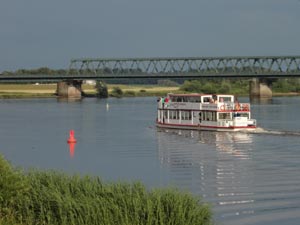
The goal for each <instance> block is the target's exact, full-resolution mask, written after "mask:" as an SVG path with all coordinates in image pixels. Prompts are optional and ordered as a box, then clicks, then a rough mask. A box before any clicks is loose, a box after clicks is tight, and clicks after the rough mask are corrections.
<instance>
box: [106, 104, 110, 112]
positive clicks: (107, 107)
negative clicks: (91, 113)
mask: <svg viewBox="0 0 300 225" xmlns="http://www.w3.org/2000/svg"><path fill="white" fill-rule="evenodd" d="M108 110H109V104H108V103H106V111H108Z"/></svg>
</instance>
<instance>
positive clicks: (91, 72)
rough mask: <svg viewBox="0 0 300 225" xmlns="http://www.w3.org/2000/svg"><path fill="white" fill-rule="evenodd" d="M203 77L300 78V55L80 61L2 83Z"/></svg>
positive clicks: (11, 77)
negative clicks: (62, 69)
mask: <svg viewBox="0 0 300 225" xmlns="http://www.w3.org/2000/svg"><path fill="white" fill-rule="evenodd" d="M201 77H202V78H203V77H206V78H226V77H228V78H233V77H236V78H282V77H300V56H251V57H183V58H175V57H170V58H167V57H166V58H80V59H72V60H71V62H70V65H69V70H68V73H67V74H64V75H61V74H56V75H46V74H34V75H33V74H13V75H4V74H2V75H0V82H24V81H25V82H26V81H27V82H36V81H61V80H87V79H95V80H101V79H127V78H158V79H159V78H187V79H193V78H201Z"/></svg>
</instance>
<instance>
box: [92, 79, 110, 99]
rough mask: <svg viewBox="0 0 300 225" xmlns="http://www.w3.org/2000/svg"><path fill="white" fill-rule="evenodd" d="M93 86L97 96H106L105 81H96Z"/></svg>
mask: <svg viewBox="0 0 300 225" xmlns="http://www.w3.org/2000/svg"><path fill="white" fill-rule="evenodd" d="M95 87H96V91H97V97H99V98H108V89H107V85H106V83H104V82H103V81H97V82H96V86H95Z"/></svg>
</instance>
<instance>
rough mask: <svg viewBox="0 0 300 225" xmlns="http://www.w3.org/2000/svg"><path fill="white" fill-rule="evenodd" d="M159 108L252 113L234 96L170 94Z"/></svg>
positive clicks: (246, 105) (245, 104) (248, 106)
mask: <svg viewBox="0 0 300 225" xmlns="http://www.w3.org/2000/svg"><path fill="white" fill-rule="evenodd" d="M158 107H159V108H167V109H173V110H176V109H177V110H178V109H180V110H207V111H250V104H248V103H239V102H238V101H237V99H236V98H235V97H234V95H220V94H215V95H212V94H210V95H207V94H168V95H167V97H166V98H162V99H161V100H160V101H159V103H158Z"/></svg>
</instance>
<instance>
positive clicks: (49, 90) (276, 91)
mask: <svg viewBox="0 0 300 225" xmlns="http://www.w3.org/2000/svg"><path fill="white" fill-rule="evenodd" d="M125 83H126V82H125ZM99 84H101V85H99ZM103 85H104V87H105V88H104V89H103ZM56 88H57V86H56V84H55V83H52V84H51V83H50V84H49V83H47V84H43V83H42V84H0V98H27V97H38V98H42V97H56ZM271 88H272V91H273V96H279V95H286V96H289V95H300V79H298V78H286V79H278V80H277V81H274V82H273V83H272V87H271ZM82 90H83V96H85V97H97V96H98V97H99V96H100V97H144V96H162V95H165V94H167V93H170V92H172V93H195V92H196V93H212V94H214V93H222V94H234V95H238V96H247V95H248V92H249V80H247V79H201V80H186V81H182V82H178V83H177V82H175V81H171V80H159V81H157V82H156V84H152V83H151V84H147V83H146V84H112V83H110V84H105V83H102V82H97V84H96V85H91V84H83V85H82ZM103 91H104V95H103ZM105 92H106V93H105Z"/></svg>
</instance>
